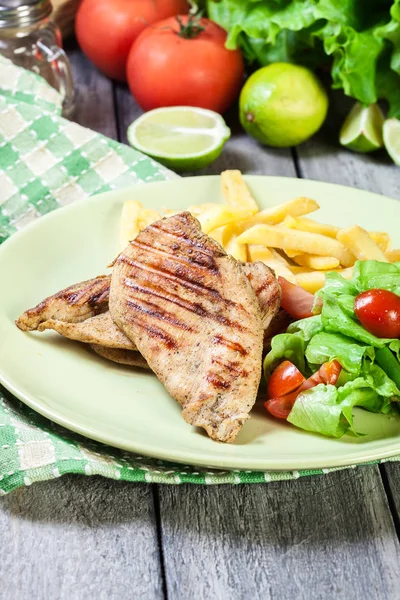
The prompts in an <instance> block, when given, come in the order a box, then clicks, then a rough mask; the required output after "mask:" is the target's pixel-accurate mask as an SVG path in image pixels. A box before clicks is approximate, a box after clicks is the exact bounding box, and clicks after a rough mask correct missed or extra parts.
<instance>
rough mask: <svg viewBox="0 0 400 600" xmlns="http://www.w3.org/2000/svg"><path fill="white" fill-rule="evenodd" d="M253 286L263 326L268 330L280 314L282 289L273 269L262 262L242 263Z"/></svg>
mask: <svg viewBox="0 0 400 600" xmlns="http://www.w3.org/2000/svg"><path fill="white" fill-rule="evenodd" d="M241 265H242V269H243V271H244V272H245V274H246V276H247V279H248V280H249V281H250V284H251V287H252V288H253V290H254V291H255V294H256V296H257V299H258V302H259V303H260V308H261V318H262V324H263V328H264V330H265V331H266V330H267V329H268V327H269V325H270V323H271V321H272V319H273V318H274V317H275V316H276V315H277V314H278V311H279V307H280V305H281V298H282V290H281V286H280V285H279V282H278V280H277V278H276V277H275V275H274V272H273V271H272V269H270V268H269V267H267V265H264V263H262V262H255V263H241Z"/></svg>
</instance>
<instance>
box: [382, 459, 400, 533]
mask: <svg viewBox="0 0 400 600" xmlns="http://www.w3.org/2000/svg"><path fill="white" fill-rule="evenodd" d="M381 472H382V475H383V479H384V483H385V487H386V492H387V494H388V496H389V501H390V505H391V509H392V512H393V522H394V524H395V527H396V530H397V535H398V536H399V538H400V463H385V464H383V465H381Z"/></svg>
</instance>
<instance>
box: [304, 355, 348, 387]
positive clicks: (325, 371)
mask: <svg viewBox="0 0 400 600" xmlns="http://www.w3.org/2000/svg"><path fill="white" fill-rule="evenodd" d="M341 370H342V366H341V364H340V362H339V361H337V360H330V361H329V362H326V363H324V364H323V365H321V367H320V368H319V370H318V371H317V372H316V373H314V375H311V377H310V379H311V380H313V381H315V382H316V385H318V384H319V383H325V384H330V385H335V383H336V382H337V380H338V379H339V375H340V372H341Z"/></svg>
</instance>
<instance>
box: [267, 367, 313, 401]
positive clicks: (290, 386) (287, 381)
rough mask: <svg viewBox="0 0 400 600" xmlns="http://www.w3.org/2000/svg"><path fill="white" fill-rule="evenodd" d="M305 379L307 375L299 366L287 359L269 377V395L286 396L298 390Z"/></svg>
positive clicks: (273, 396)
mask: <svg viewBox="0 0 400 600" xmlns="http://www.w3.org/2000/svg"><path fill="white" fill-rule="evenodd" d="M304 381H305V377H303V375H302V374H301V373H300V371H299V370H298V368H297V367H296V366H295V365H294V364H293V363H291V362H290V361H289V360H285V361H283V363H281V364H280V365H279V366H278V367H277V368H276V369H275V370H274V371H273V373H272V374H271V376H270V378H269V379H268V387H267V397H268V398H279V396H286V394H290V392H293V391H294V390H296V389H297V388H298V387H299V386H300V385H301V384H302V383H303V382H304Z"/></svg>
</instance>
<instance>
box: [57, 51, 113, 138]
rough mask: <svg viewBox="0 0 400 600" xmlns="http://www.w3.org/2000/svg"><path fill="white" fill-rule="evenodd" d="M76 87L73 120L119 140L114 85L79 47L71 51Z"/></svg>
mask: <svg viewBox="0 0 400 600" xmlns="http://www.w3.org/2000/svg"><path fill="white" fill-rule="evenodd" d="M68 58H69V60H70V63H71V68H72V74H73V78H74V83H75V92H76V109H75V111H74V114H73V115H72V116H71V120H72V121H75V122H76V123H79V125H83V127H88V128H89V129H93V131H97V132H98V133H102V134H103V135H106V136H107V137H110V138H112V139H117V124H116V118H115V114H114V94H113V84H112V81H111V80H110V79H108V78H107V77H105V75H103V74H102V73H100V71H98V70H97V69H96V67H94V66H93V65H92V63H91V62H89V60H88V59H87V58H86V57H85V56H84V55H83V54H82V52H81V51H80V50H79V49H78V48H77V47H76V43H72V46H71V47H70V48H69V50H68Z"/></svg>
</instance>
